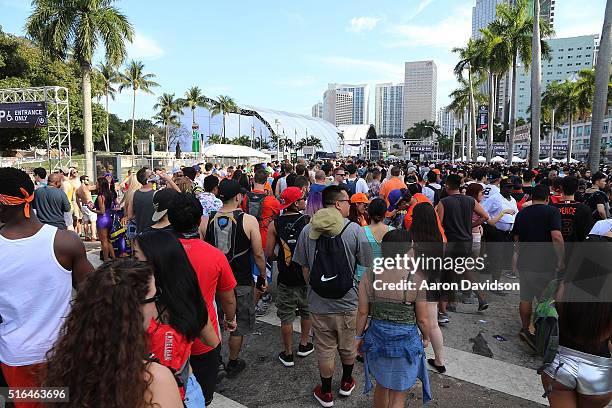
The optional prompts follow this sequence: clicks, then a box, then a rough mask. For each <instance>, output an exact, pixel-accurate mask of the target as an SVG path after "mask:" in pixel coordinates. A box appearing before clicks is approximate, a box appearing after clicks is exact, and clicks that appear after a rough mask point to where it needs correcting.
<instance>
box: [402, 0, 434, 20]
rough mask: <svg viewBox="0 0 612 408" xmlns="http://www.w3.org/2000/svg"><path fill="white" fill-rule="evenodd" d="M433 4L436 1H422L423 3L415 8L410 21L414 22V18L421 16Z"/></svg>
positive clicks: (409, 18)
mask: <svg viewBox="0 0 612 408" xmlns="http://www.w3.org/2000/svg"><path fill="white" fill-rule="evenodd" d="M433 2H434V0H421V2H420V3H419V4H418V5H417V6H416V7H415V9H414V10H413V11H412V13H410V16H409V17H408V20H412V19H413V18H415V17H416V16H418V15H419V14H421V12H422V11H423V10H425V8H426V7H427V6H429V5H430V4H431V3H433Z"/></svg>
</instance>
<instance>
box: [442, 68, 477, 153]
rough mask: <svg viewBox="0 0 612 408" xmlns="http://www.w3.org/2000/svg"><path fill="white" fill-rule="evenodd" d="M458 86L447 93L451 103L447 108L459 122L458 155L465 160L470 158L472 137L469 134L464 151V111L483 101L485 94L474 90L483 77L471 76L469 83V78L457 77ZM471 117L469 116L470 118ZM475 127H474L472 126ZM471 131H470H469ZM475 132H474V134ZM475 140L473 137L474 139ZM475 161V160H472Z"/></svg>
mask: <svg viewBox="0 0 612 408" xmlns="http://www.w3.org/2000/svg"><path fill="white" fill-rule="evenodd" d="M458 80H459V88H457V89H455V90H454V91H452V92H451V93H450V95H449V97H450V98H451V103H450V104H449V105H448V109H449V110H451V111H452V112H453V113H454V114H455V118H458V119H459V120H460V122H461V154H460V156H461V157H462V160H463V156H464V155H465V156H466V159H467V160H470V158H471V150H472V149H471V147H472V146H471V144H472V137H471V135H470V140H468V149H467V150H468V151H467V154H466V153H465V149H464V140H465V137H464V134H465V123H464V121H465V111H466V109H468V108H470V109H471V106H473V105H474V104H479V103H482V102H484V101H485V99H486V96H485V95H484V94H482V93H481V92H480V91H478V90H477V91H476V92H474V88H476V89H478V88H479V87H480V85H482V83H483V81H484V77H482V76H479V75H476V76H474V77H473V78H472V83H471V84H470V82H469V79H468V81H466V80H465V79H464V78H462V77H459V78H458ZM470 119H471V118H470ZM474 129H475V127H474ZM470 132H471V131H470ZM475 134H476V133H474V135H475ZM474 141H475V139H474ZM474 152H476V153H478V151H477V150H476V145H475V144H474ZM474 161H475V160H474Z"/></svg>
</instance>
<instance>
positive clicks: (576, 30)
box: [554, 0, 606, 38]
mask: <svg viewBox="0 0 612 408" xmlns="http://www.w3.org/2000/svg"><path fill="white" fill-rule="evenodd" d="M594 3H595V2H594V1H593V0H584V1H581V2H580V3H579V4H578V3H574V2H565V1H560V2H557V3H556V4H555V20H554V28H555V31H556V33H555V34H556V35H555V37H557V38H563V37H575V36H579V35H591V34H600V35H601V26H602V24H603V18H604V12H605V8H606V7H605V2H603V1H601V2H598V3H600V5H598V6H595V4H594Z"/></svg>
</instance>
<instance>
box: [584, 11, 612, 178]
mask: <svg viewBox="0 0 612 408" xmlns="http://www.w3.org/2000/svg"><path fill="white" fill-rule="evenodd" d="M610 59H612V0H608V1H607V2H606V13H605V16H604V24H603V27H602V29H601V40H600V42H599V53H598V55H597V67H596V68H595V95H594V97H593V116H592V119H591V122H592V123H591V140H590V143H589V168H590V169H591V172H593V174H594V173H595V172H596V171H598V170H599V160H600V156H601V133H602V128H603V120H604V114H605V110H606V106H607V98H608V81H609V79H610Z"/></svg>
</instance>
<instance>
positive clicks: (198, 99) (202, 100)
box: [179, 86, 210, 124]
mask: <svg viewBox="0 0 612 408" xmlns="http://www.w3.org/2000/svg"><path fill="white" fill-rule="evenodd" d="M179 101H180V103H181V104H182V105H183V106H184V107H188V108H190V109H191V123H192V124H195V110H196V108H197V107H200V108H205V109H210V104H209V99H208V98H207V97H206V96H204V94H203V93H202V91H201V90H200V88H199V87H197V86H192V87H191V88H189V89H188V90H187V92H185V97H184V98H181V99H179Z"/></svg>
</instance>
